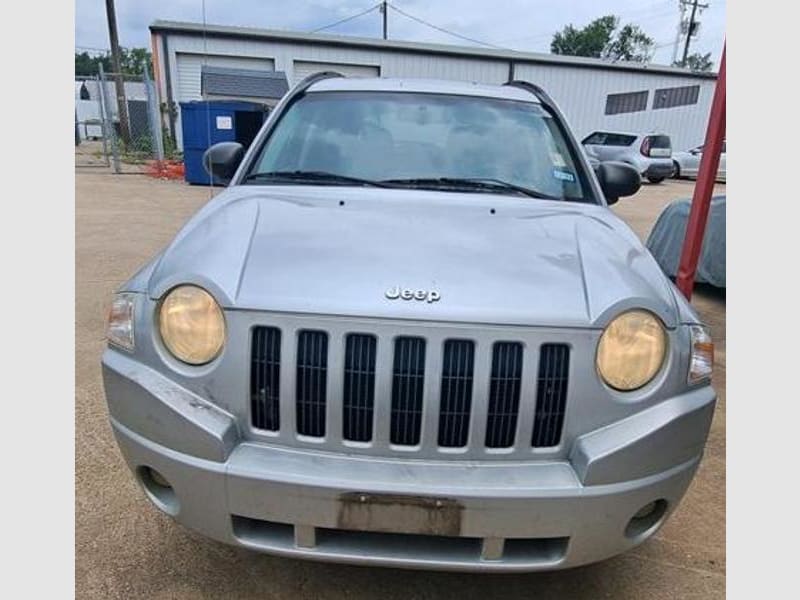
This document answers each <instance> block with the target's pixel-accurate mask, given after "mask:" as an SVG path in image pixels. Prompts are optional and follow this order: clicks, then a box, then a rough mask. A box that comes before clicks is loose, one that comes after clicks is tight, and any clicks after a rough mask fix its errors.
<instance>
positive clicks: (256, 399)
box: [250, 327, 281, 431]
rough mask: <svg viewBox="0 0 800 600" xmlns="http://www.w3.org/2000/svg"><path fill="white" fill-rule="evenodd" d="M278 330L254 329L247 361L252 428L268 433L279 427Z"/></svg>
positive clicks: (279, 331)
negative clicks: (250, 351)
mask: <svg viewBox="0 0 800 600" xmlns="http://www.w3.org/2000/svg"><path fill="white" fill-rule="evenodd" d="M280 369H281V330H280V329H277V328H275V327H256V328H255V329H254V330H253V351H252V353H251V359H250V411H251V412H252V415H253V426H254V427H258V428H259V429H266V430H268V431H277V430H278V429H279V428H280V423H281V421H280V397H281V376H280Z"/></svg>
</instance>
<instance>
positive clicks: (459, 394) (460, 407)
mask: <svg viewBox="0 0 800 600" xmlns="http://www.w3.org/2000/svg"><path fill="white" fill-rule="evenodd" d="M474 363H475V345H474V344H473V343H472V342H471V341H469V340H447V341H446V342H445V343H444V353H443V356H442V391H441V400H440V401H439V446H441V447H442V448H461V447H462V446H466V445H467V435H468V434H469V417H470V410H471V408H472V370H473V367H474Z"/></svg>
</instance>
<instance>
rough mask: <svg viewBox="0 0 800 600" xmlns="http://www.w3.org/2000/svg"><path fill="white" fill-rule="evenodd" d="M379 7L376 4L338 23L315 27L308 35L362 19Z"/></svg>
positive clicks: (379, 4)
mask: <svg viewBox="0 0 800 600" xmlns="http://www.w3.org/2000/svg"><path fill="white" fill-rule="evenodd" d="M380 6H381V3H378V4H376V5H374V6H371V7H369V8H368V9H367V10H364V11H361V12H360V13H358V14H356V15H352V16H350V17H347V18H345V19H341V20H339V21H336V22H335V23H331V24H330V25H325V26H324V27H317V28H316V29H312V30H311V31H310V32H309V33H316V32H317V31H322V30H324V29H330V28H331V27H336V26H337V25H341V24H342V23H347V22H348V21H352V20H353V19H357V18H358V17H363V16H364V15H366V14H367V13H370V12H372V11H373V10H375V9H376V8H378V7H380Z"/></svg>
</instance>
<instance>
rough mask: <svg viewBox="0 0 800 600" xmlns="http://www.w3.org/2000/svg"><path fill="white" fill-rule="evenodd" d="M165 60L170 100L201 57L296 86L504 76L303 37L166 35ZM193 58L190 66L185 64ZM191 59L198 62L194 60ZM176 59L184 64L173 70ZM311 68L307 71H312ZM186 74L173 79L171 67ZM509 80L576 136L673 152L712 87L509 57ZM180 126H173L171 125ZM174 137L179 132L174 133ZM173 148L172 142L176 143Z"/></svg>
mask: <svg viewBox="0 0 800 600" xmlns="http://www.w3.org/2000/svg"><path fill="white" fill-rule="evenodd" d="M168 44H169V57H168V60H167V63H168V68H169V73H170V77H171V80H172V87H173V93H174V95H175V100H176V101H181V100H186V99H198V98H199V97H200V68H199V65H200V64H201V63H202V55H203V54H204V52H207V53H208V54H209V55H210V57H209V64H212V65H220V66H233V67H243V68H253V66H255V67H256V68H274V69H275V70H278V71H284V72H285V73H286V77H287V79H288V80H289V81H290V82H292V83H296V82H297V81H299V80H300V79H301V78H302V77H303V76H304V75H305V74H307V73H308V72H313V71H317V70H325V69H332V70H338V71H340V72H345V71H347V70H350V69H352V71H351V72H350V73H346V74H350V75H356V76H364V75H366V74H367V73H366V70H365V69H377V70H378V71H379V73H380V76H382V77H422V78H436V79H450V80H460V81H475V82H478V83H489V84H501V83H503V82H505V81H506V80H507V79H508V74H509V63H508V60H506V59H498V58H491V57H485V58H483V57H469V56H449V55H443V54H420V53H414V52H405V51H400V50H396V49H393V50H382V49H379V48H359V47H344V46H331V45H325V44H320V43H312V42H307V41H283V40H276V41H270V40H258V39H249V38H234V37H226V38H212V37H209V38H208V39H207V40H206V44H205V47H204V43H203V39H202V36H200V35H197V34H191V33H171V34H169V38H168ZM187 55H194V58H193V59H190V60H194V63H193V64H192V65H191V70H190V71H186V69H187V68H188V67H189V64H188V63H185V61H186V56H187ZM198 58H199V62H198ZM176 63H185V64H184V65H180V64H179V65H178V66H181V68H180V69H178V68H176ZM312 65H313V68H312ZM179 70H180V71H186V72H185V73H182V75H181V76H180V77H179V75H178V71H179ZM514 72H515V77H516V78H517V79H523V80H526V81H530V82H532V83H536V84H538V85H541V86H542V87H543V88H544V89H545V90H547V91H548V93H549V94H550V95H551V96H552V97H553V98H554V99H555V100H556V102H558V104H559V106H560V107H561V109H562V110H563V111H564V114H565V115H566V117H567V120H568V121H569V123H570V125H571V126H572V128H573V130H574V132H575V134H576V135H577V136H579V137H581V138H582V137H583V136H585V135H587V134H588V133H590V132H591V131H593V130H595V129H613V130H619V131H632V132H648V131H653V130H659V131H662V132H664V133H668V134H669V135H670V136H671V137H672V143H673V148H674V149H683V148H690V147H692V146H696V145H698V144H700V143H702V140H703V137H704V135H705V127H706V121H707V119H708V113H709V110H710V106H711V96H712V94H713V90H714V84H715V81H714V80H713V79H701V78H697V77H686V76H682V75H671V74H664V73H647V72H635V71H621V70H606V69H602V68H592V67H573V66H569V67H566V66H560V65H549V64H542V63H536V62H524V61H516V60H515V61H514ZM684 85H699V86H700V94H699V97H698V102H697V104H694V105H690V106H680V107H674V108H667V109H660V110H653V109H652V108H651V107H652V105H653V94H654V92H655V90H656V89H657V88H665V87H678V86H684ZM641 90H648V91H649V94H648V99H647V109H646V110H644V111H641V112H636V113H622V114H617V115H605V114H604V113H605V106H606V96H607V95H608V94H616V93H621V92H635V91H641ZM179 126H180V124H179V123H178V129H179ZM178 135H179V136H180V133H178ZM179 147H180V141H179Z"/></svg>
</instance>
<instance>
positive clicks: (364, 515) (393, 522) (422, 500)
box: [337, 492, 464, 536]
mask: <svg viewBox="0 0 800 600" xmlns="http://www.w3.org/2000/svg"><path fill="white" fill-rule="evenodd" d="M463 508H464V507H463V506H462V505H461V504H460V503H459V502H457V501H456V500H453V499H451V498H431V497H428V496H412V495H402V494H371V493H366V492H348V493H346V494H342V495H341V496H340V497H339V515H338V520H337V523H338V527H339V528H340V529H347V530H354V531H375V532H391V533H412V534H422V535H442V536H458V535H460V534H461V513H462V511H463Z"/></svg>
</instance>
